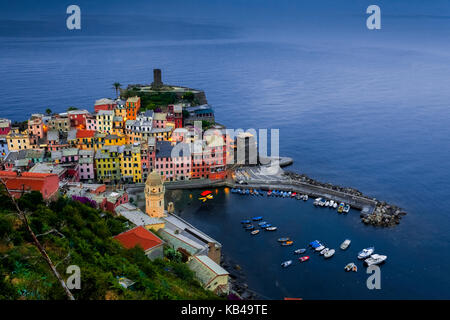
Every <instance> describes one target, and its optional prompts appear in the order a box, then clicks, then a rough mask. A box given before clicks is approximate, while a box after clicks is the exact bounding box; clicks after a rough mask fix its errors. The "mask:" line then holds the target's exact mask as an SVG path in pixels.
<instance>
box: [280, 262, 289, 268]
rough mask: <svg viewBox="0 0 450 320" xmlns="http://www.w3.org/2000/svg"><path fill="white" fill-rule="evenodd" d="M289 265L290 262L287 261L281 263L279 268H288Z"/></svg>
mask: <svg viewBox="0 0 450 320" xmlns="http://www.w3.org/2000/svg"><path fill="white" fill-rule="evenodd" d="M291 264H292V260H288V261H285V262H283V263H281V266H282V267H284V268H286V267H288V266H290V265H291Z"/></svg>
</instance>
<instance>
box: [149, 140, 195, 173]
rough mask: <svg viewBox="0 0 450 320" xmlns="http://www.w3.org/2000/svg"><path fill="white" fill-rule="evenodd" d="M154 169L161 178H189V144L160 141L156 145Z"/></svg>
mask: <svg viewBox="0 0 450 320" xmlns="http://www.w3.org/2000/svg"><path fill="white" fill-rule="evenodd" d="M155 170H156V171H157V172H158V173H159V174H161V177H162V178H163V180H167V181H176V180H189V179H190V175H191V153H190V145H188V144H186V143H178V144H177V145H175V144H172V143H170V142H169V141H160V142H158V143H157V145H156V155H155Z"/></svg>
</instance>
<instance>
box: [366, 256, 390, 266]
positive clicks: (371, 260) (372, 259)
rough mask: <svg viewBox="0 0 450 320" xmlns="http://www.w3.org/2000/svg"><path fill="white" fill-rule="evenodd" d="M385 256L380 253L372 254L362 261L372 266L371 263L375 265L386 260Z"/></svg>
mask: <svg viewBox="0 0 450 320" xmlns="http://www.w3.org/2000/svg"><path fill="white" fill-rule="evenodd" d="M386 259H387V256H383V255H381V254H376V253H375V254H372V255H371V256H370V258H367V259H366V260H364V262H365V263H366V264H367V265H368V266H372V265H376V264H380V263H383V262H384V261H386Z"/></svg>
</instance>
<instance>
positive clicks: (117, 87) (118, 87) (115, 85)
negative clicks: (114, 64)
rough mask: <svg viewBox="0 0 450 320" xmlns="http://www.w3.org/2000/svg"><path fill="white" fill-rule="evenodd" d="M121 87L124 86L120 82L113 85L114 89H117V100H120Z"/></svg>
mask: <svg viewBox="0 0 450 320" xmlns="http://www.w3.org/2000/svg"><path fill="white" fill-rule="evenodd" d="M121 86H122V85H121V84H120V83H119V82H114V83H113V87H114V89H116V96H117V98H119V89H120V87H121Z"/></svg>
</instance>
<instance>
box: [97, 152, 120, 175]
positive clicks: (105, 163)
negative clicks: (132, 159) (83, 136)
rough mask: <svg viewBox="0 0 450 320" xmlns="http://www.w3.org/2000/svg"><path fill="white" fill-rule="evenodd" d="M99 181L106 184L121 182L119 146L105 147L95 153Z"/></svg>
mask: <svg viewBox="0 0 450 320" xmlns="http://www.w3.org/2000/svg"><path fill="white" fill-rule="evenodd" d="M95 168H96V170H97V180H99V181H101V182H103V183H105V182H119V181H120V157H119V151H118V147H117V146H104V147H103V148H101V149H99V150H97V152H96V153H95Z"/></svg>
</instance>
